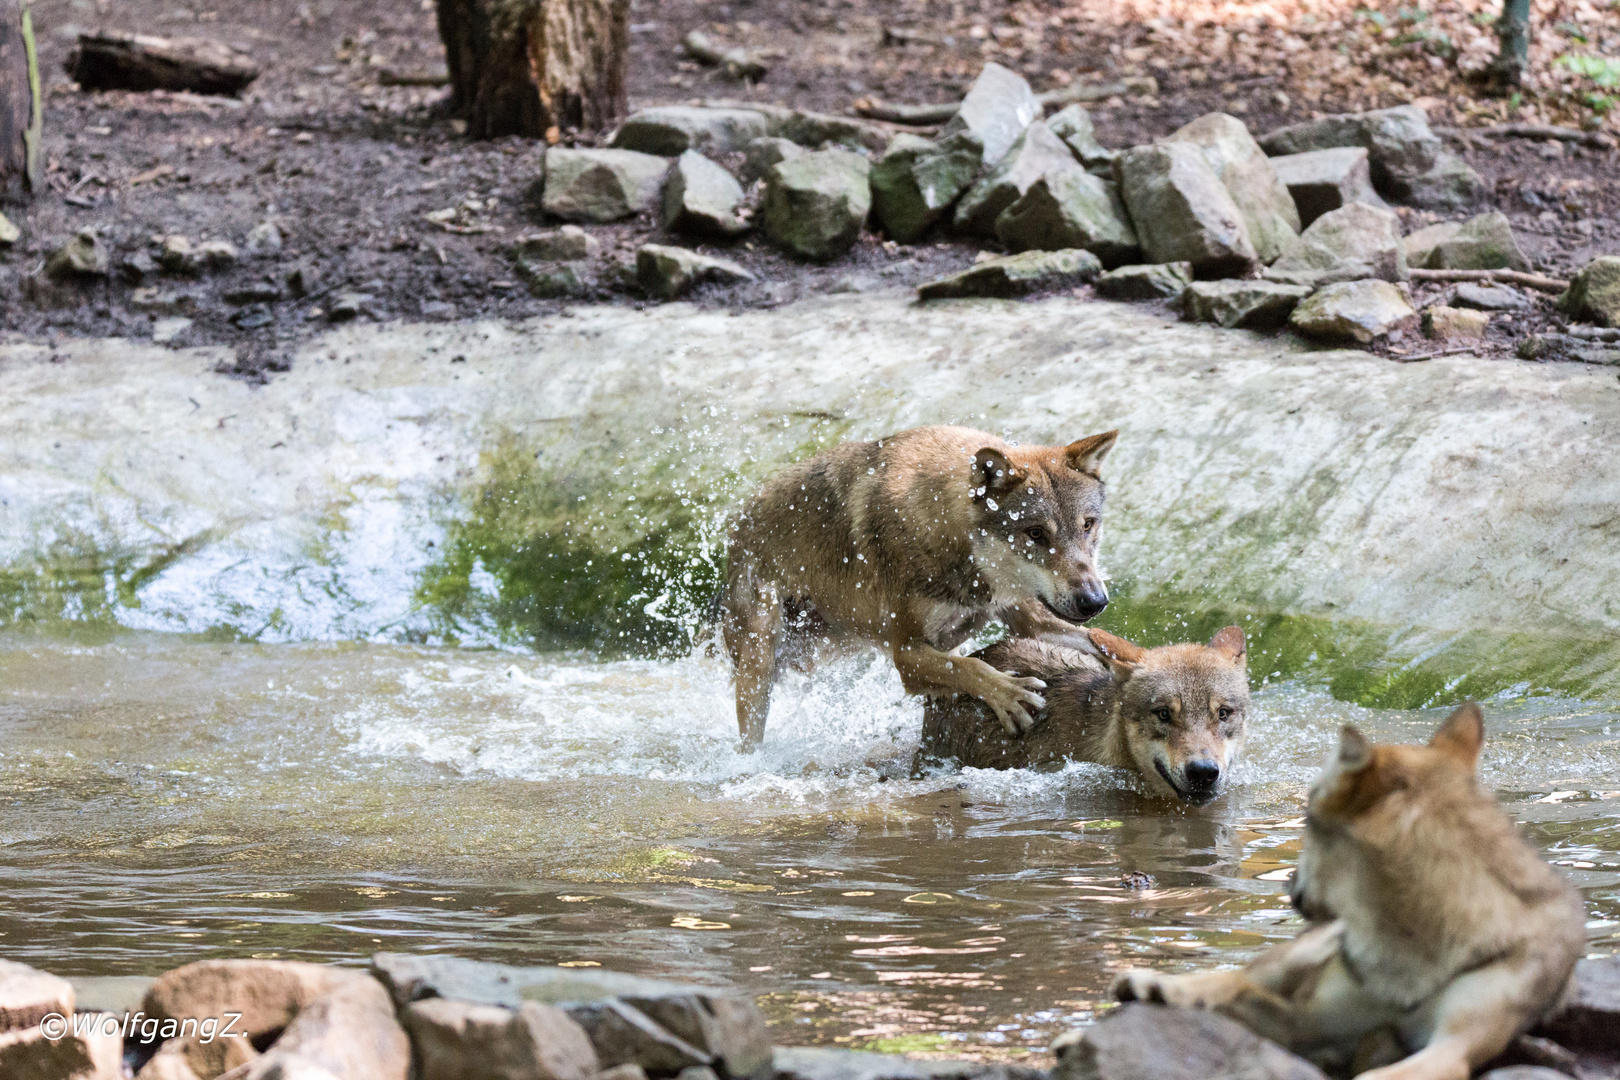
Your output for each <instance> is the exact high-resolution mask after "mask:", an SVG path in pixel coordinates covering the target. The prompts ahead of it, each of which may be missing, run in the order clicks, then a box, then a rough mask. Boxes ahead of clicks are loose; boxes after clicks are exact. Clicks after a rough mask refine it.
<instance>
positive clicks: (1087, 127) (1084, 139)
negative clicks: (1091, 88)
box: [1046, 105, 1119, 179]
mask: <svg viewBox="0 0 1620 1080" xmlns="http://www.w3.org/2000/svg"><path fill="white" fill-rule="evenodd" d="M1046 126H1047V127H1048V128H1050V129H1051V132H1052V134H1054V135H1056V136H1057V137H1058V138H1060V139H1062V140H1063V142H1064V144H1065V145H1067V146H1068V148H1069V151H1070V152H1071V153H1073V154H1074V157H1075V160H1076V161H1078V162H1080V164H1082V165H1084V166H1085V167H1086V169H1087V171H1089V172H1094V173H1096V174H1097V175H1099V176H1103V177H1107V178H1110V179H1111V178H1112V177H1113V175H1114V159H1115V158H1117V157H1118V156H1119V152H1118V151H1117V150H1110V149H1108V148H1107V147H1105V146H1104V145H1103V144H1102V143H1100V142H1098V141H1097V129H1096V127H1095V126H1093V125H1092V123H1091V114H1090V113H1088V112H1086V110H1085V109H1083V108H1081V107H1080V106H1079V105H1070V106H1069V107H1068V108H1066V109H1060V110H1059V111H1058V112H1055V113H1053V114H1052V115H1051V116H1049V117H1047V118H1046Z"/></svg>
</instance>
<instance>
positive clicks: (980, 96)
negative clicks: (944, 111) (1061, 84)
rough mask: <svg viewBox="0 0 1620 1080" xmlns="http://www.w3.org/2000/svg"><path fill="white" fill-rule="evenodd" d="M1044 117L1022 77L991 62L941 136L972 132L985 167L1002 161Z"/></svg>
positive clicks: (975, 81)
mask: <svg viewBox="0 0 1620 1080" xmlns="http://www.w3.org/2000/svg"><path fill="white" fill-rule="evenodd" d="M1040 115H1041V104H1040V102H1039V101H1037V100H1036V98H1035V91H1033V90H1031V89H1030V87H1029V82H1028V80H1026V79H1025V78H1024V77H1023V76H1022V75H1020V74H1018V73H1017V72H1015V71H1011V70H1009V69H1007V68H1004V67H1002V66H1001V65H1000V64H997V63H994V62H991V63H987V64H985V65H984V67H983V69H981V70H980V72H979V77H978V78H977V79H974V80H973V85H972V86H971V87H969V88H968V92H967V95H966V96H965V97H964V98H963V99H962V105H961V107H960V108H959V109H957V111H956V115H955V116H953V117H951V118H950V119H949V120H947V121H946V122H945V126H944V127H943V128H941V129H940V132H939V133H940V136H941V137H942V138H943V137H946V136H950V135H954V134H956V133H957V132H959V131H966V132H971V133H972V134H973V136H974V138H975V139H976V140H977V141H978V143H979V145H980V146H981V147H982V148H983V150H982V160H983V162H984V164H986V165H994V164H995V163H996V162H998V161H1000V160H1001V159H1002V157H1004V156H1005V155H1006V154H1007V152H1008V151H1010V150H1011V149H1012V145H1013V143H1014V142H1015V141H1017V139H1018V136H1019V135H1021V134H1023V131H1024V129H1025V128H1026V127H1028V126H1029V125H1030V124H1031V123H1032V122H1033V121H1035V120H1036V119H1038V118H1039V117H1040Z"/></svg>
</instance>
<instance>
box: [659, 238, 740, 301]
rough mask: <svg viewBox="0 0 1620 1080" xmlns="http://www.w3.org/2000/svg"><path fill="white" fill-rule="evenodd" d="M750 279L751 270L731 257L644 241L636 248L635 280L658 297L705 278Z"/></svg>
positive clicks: (687, 289) (678, 293)
mask: <svg viewBox="0 0 1620 1080" xmlns="http://www.w3.org/2000/svg"><path fill="white" fill-rule="evenodd" d="M753 280H754V275H753V274H751V273H749V272H748V271H747V270H744V269H743V268H742V267H740V266H738V265H737V264H736V263H734V262H732V261H731V260H730V259H716V258H714V257H713V256H710V255H700V254H698V253H697V252H695V251H688V250H687V249H686V248H679V247H670V246H668V245H665V244H643V245H642V246H641V247H640V248H639V249H637V251H636V281H637V283H638V284H640V285H641V287H642V288H643V289H644V290H646V292H647V295H649V296H652V297H654V298H656V299H659V300H673V299H675V298H676V297H678V296H684V295H685V294H686V293H688V292H691V291H692V289H694V288H695V287H697V286H698V285H700V284H702V283H704V282H711V281H712V282H717V283H719V284H722V285H730V284H734V283H736V282H739V281H753Z"/></svg>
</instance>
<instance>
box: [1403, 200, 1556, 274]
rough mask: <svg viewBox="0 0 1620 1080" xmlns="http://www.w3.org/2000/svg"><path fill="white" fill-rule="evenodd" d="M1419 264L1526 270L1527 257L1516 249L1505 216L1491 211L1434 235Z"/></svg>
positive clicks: (1434, 268) (1444, 268) (1436, 266)
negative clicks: (1427, 251)
mask: <svg viewBox="0 0 1620 1080" xmlns="http://www.w3.org/2000/svg"><path fill="white" fill-rule="evenodd" d="M1408 239H1411V238H1410V237H1409V238H1408ZM1422 265H1423V266H1426V267H1428V268H1429V269H1431V270H1504V269H1506V270H1521V271H1528V270H1529V269H1530V260H1529V259H1526V258H1525V257H1524V253H1523V252H1522V251H1520V250H1519V243H1518V241H1517V240H1516V239H1514V236H1513V225H1512V224H1511V223H1510V222H1509V221H1508V218H1507V215H1506V214H1504V213H1501V212H1500V211H1492V212H1491V213H1489V214H1480V215H1479V216H1478V217H1473V218H1469V219H1468V220H1467V221H1465V222H1463V223H1462V224H1461V225H1459V226H1458V227H1457V228H1456V229H1454V230H1451V231H1449V232H1448V233H1447V234H1445V235H1443V236H1441V237H1438V238H1437V239H1436V240H1435V243H1434V245H1433V246H1432V247H1431V248H1430V249H1429V253H1428V258H1426V259H1425V260H1424V261H1423V263H1422Z"/></svg>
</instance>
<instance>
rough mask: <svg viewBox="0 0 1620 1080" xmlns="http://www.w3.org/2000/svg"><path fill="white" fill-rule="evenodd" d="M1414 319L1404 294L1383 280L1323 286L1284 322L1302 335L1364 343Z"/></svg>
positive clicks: (1415, 314)
mask: <svg viewBox="0 0 1620 1080" xmlns="http://www.w3.org/2000/svg"><path fill="white" fill-rule="evenodd" d="M1416 319H1417V312H1415V311H1413V310H1412V305H1411V303H1409V302H1408V301H1407V299H1406V294H1405V293H1403V292H1402V291H1401V290H1400V289H1398V288H1396V287H1395V286H1394V285H1391V284H1390V283H1389V282H1387V281H1377V280H1372V279H1369V280H1366V281H1341V282H1336V283H1334V284H1331V285H1324V286H1323V287H1322V288H1320V289H1318V290H1317V291H1316V292H1314V293H1312V294H1311V295H1310V296H1308V297H1306V298H1305V299H1304V300H1302V301H1300V304H1299V306H1298V307H1296V308H1294V311H1293V314H1291V315H1290V316H1289V317H1288V324H1289V325H1290V326H1292V327H1293V328H1294V329H1295V330H1298V331H1299V332H1300V333H1302V334H1304V335H1305V336H1306V337H1313V338H1323V339H1328V340H1338V341H1344V340H1350V341H1358V342H1361V343H1362V344H1366V343H1368V342H1370V341H1372V340H1373V339H1374V338H1379V337H1383V336H1385V335H1387V334H1389V333H1391V332H1393V331H1396V330H1403V331H1404V330H1405V329H1407V328H1408V327H1410V326H1411V325H1412V324H1413V323H1414V322H1416Z"/></svg>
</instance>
